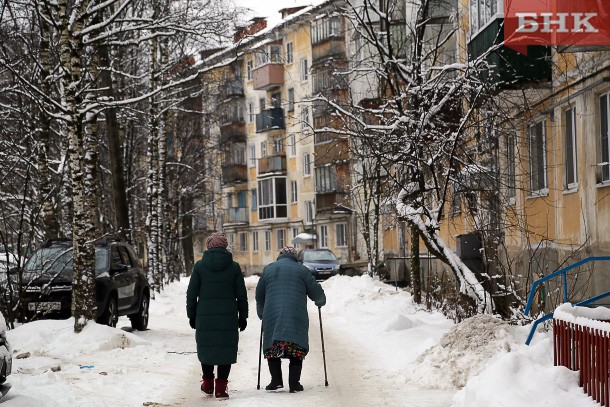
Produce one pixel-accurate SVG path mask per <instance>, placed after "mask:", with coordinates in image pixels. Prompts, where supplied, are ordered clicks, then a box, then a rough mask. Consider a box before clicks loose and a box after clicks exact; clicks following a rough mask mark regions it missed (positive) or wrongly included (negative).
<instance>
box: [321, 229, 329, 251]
mask: <svg viewBox="0 0 610 407" xmlns="http://www.w3.org/2000/svg"><path fill="white" fill-rule="evenodd" d="M320 247H328V226H326V225H321V226H320Z"/></svg>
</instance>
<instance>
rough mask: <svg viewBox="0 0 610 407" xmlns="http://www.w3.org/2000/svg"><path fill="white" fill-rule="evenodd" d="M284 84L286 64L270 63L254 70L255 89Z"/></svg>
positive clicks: (253, 85) (253, 84)
mask: <svg viewBox="0 0 610 407" xmlns="http://www.w3.org/2000/svg"><path fill="white" fill-rule="evenodd" d="M283 84H284V65H283V64H277V63H268V64H265V65H261V66H259V67H257V68H255V69H254V70H253V71H252V87H253V88H254V89H255V90H268V89H271V88H274V87H276V86H282V85H283Z"/></svg>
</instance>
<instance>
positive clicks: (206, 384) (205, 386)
mask: <svg viewBox="0 0 610 407" xmlns="http://www.w3.org/2000/svg"><path fill="white" fill-rule="evenodd" d="M201 378H202V379H203V380H202V381H201V391H202V392H204V393H205V394H214V375H211V376H206V375H203V376H201Z"/></svg>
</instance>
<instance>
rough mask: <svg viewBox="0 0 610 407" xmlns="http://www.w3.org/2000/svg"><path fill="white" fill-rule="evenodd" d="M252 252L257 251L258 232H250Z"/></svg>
mask: <svg viewBox="0 0 610 407" xmlns="http://www.w3.org/2000/svg"><path fill="white" fill-rule="evenodd" d="M252 251H253V252H257V251H258V232H252Z"/></svg>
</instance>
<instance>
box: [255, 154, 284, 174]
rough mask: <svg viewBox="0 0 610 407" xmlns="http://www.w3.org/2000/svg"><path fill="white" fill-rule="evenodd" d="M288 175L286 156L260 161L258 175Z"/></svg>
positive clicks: (273, 156)
mask: <svg viewBox="0 0 610 407" xmlns="http://www.w3.org/2000/svg"><path fill="white" fill-rule="evenodd" d="M272 173H273V174H277V173H281V174H286V155H285V154H278V155H271V156H268V157H265V158H259V160H258V174H259V175H264V174H272Z"/></svg>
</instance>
